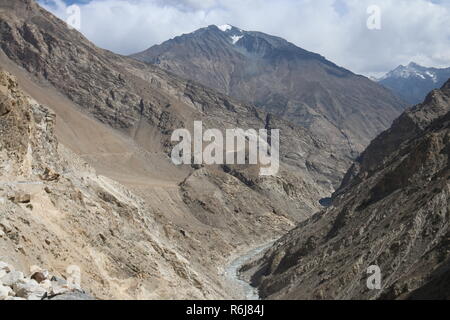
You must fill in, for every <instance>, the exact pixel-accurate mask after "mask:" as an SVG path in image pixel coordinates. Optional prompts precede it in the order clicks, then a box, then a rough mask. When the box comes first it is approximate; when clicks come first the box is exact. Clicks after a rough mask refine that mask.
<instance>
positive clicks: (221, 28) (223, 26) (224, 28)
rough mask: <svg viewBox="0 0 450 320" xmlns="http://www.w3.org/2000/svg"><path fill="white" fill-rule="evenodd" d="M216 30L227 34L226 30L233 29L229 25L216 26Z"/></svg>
mask: <svg viewBox="0 0 450 320" xmlns="http://www.w3.org/2000/svg"><path fill="white" fill-rule="evenodd" d="M217 28H219V29H220V30H221V31H223V32H227V31H228V30H231V29H233V27H232V26H230V25H229V24H223V25H220V26H217Z"/></svg>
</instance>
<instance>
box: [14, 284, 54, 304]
mask: <svg viewBox="0 0 450 320" xmlns="http://www.w3.org/2000/svg"><path fill="white" fill-rule="evenodd" d="M13 290H14V291H15V293H16V296H17V297H20V298H25V299H30V298H32V299H34V300H40V299H42V297H44V296H45V295H46V293H47V291H46V290H45V289H44V288H43V287H41V286H40V285H39V284H38V283H37V282H36V281H35V280H32V279H31V280H28V279H23V280H19V281H17V282H16V283H15V284H14V285H13Z"/></svg>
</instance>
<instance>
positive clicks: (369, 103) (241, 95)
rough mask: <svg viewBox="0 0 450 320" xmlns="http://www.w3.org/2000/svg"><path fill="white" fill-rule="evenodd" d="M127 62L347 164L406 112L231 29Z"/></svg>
mask: <svg viewBox="0 0 450 320" xmlns="http://www.w3.org/2000/svg"><path fill="white" fill-rule="evenodd" d="M132 57H135V58H137V59H139V60H142V61H147V62H150V63H153V64H155V65H157V66H159V67H161V68H163V69H165V70H168V71H170V72H173V73H175V74H177V75H179V76H181V77H183V78H185V79H191V80H195V81H198V82H199V83H202V84H204V85H206V86H208V87H210V88H214V89H216V90H218V91H220V92H222V93H225V94H228V95H230V96H232V97H234V98H236V99H239V100H241V101H246V102H249V103H253V104H255V105H256V106H257V107H258V108H259V109H261V110H265V111H268V112H271V113H273V114H275V115H277V116H280V117H282V118H284V119H287V120H289V121H292V122H293V123H295V124H298V125H300V126H302V127H305V128H308V129H309V130H310V131H311V132H313V134H314V135H315V136H317V137H322V138H323V139H325V140H326V141H327V143H328V144H330V145H333V146H334V148H337V149H339V150H341V152H343V153H345V154H352V155H354V156H355V157H356V156H357V155H358V154H359V153H360V152H362V151H363V150H364V149H365V147H367V145H368V144H369V142H370V141H371V140H372V139H373V138H375V137H376V135H378V134H379V133H380V132H381V131H383V130H385V129H387V128H389V126H390V125H391V123H392V121H393V120H394V119H395V118H396V117H397V116H399V115H400V113H401V112H402V111H403V110H404V108H405V107H406V103H404V102H403V101H402V100H401V99H399V98H397V97H396V96H395V95H394V94H393V93H391V92H390V91H389V90H387V89H385V88H384V87H382V86H380V85H379V84H377V83H375V82H373V81H371V80H369V79H368V78H366V77H364V76H361V75H356V74H354V73H352V72H351V71H349V70H346V69H344V68H342V67H339V66H337V65H336V64H334V63H333V62H331V61H329V60H327V59H326V58H325V57H323V56H321V55H319V54H317V53H313V52H309V51H307V50H304V49H302V48H299V47H297V46H295V45H294V44H292V43H290V42H288V41H286V40H284V39H282V38H279V37H275V36H271V35H268V34H265V33H262V32H254V31H245V30H241V29H240V28H239V27H238V26H230V25H223V26H216V25H211V26H209V27H206V28H202V29H199V30H197V31H195V32H193V33H189V34H183V35H180V36H178V37H175V38H174V39H170V40H167V41H165V42H164V43H162V44H160V45H155V46H152V47H151V48H149V49H147V50H145V51H143V52H140V53H137V54H134V55H133V56H132Z"/></svg>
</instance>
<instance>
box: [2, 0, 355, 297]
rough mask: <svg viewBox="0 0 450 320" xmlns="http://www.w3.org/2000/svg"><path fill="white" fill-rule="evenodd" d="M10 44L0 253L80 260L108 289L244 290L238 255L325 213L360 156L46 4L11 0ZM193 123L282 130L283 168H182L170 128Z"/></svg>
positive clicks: (49, 263) (92, 283) (142, 293)
mask: <svg viewBox="0 0 450 320" xmlns="http://www.w3.org/2000/svg"><path fill="white" fill-rule="evenodd" d="M0 46H1V50H0V65H1V67H2V68H4V69H5V70H7V71H9V72H11V73H13V74H14V75H15V77H16V79H17V80H14V78H13V77H12V76H10V75H9V74H4V75H3V77H4V79H6V80H5V81H4V84H3V87H4V89H2V90H3V91H2V92H4V96H2V99H3V100H4V102H2V104H1V107H0V117H1V121H2V127H1V128H0V129H1V130H2V136H1V138H0V141H1V143H2V148H1V158H0V160H1V162H0V168H2V169H1V171H0V179H1V181H5V184H4V185H3V186H2V187H1V188H0V189H1V190H0V192H1V193H2V197H1V199H2V203H3V204H4V206H3V205H2V208H1V211H0V217H1V219H2V220H1V221H2V230H3V233H2V236H1V238H0V257H2V258H1V259H2V260H4V261H6V262H8V263H9V264H12V265H14V266H16V268H20V269H23V270H27V269H28V268H29V266H30V265H32V264H33V265H34V264H36V265H40V266H42V267H45V268H48V269H49V270H50V271H51V272H55V273H58V274H63V272H64V270H65V268H66V267H67V264H75V265H79V266H80V267H81V269H82V270H83V278H82V284H83V288H85V289H86V290H87V291H89V292H90V293H92V295H94V296H95V297H97V298H126V299H136V298H162V299H170V298H187V297H189V298H230V297H240V296H239V293H238V292H236V290H235V288H230V287H229V286H228V284H227V283H226V281H225V279H224V276H223V275H222V273H223V267H224V265H226V263H227V261H228V260H229V259H230V258H231V256H232V255H235V254H236V253H238V252H239V251H240V250H245V249H246V248H248V247H249V246H252V245H255V244H259V243H262V242H265V241H268V240H271V239H273V238H275V237H279V236H280V235H281V234H282V233H284V232H286V231H287V230H288V229H290V228H291V227H292V225H293V223H294V222H297V221H302V220H304V219H305V218H307V217H309V216H310V215H311V214H312V213H314V212H315V211H317V210H318V208H320V204H319V200H320V199H321V198H322V197H326V196H329V195H330V194H331V193H332V192H333V190H334V189H335V187H337V186H338V184H339V180H340V178H341V177H342V176H343V174H344V172H345V170H346V168H347V166H348V165H349V164H350V158H349V157H348V156H346V155H345V154H344V153H343V152H341V151H340V150H339V149H337V148H336V147H335V146H330V145H329V144H328V143H326V142H325V141H324V140H322V139H320V138H317V137H316V136H315V135H313V134H312V133H311V132H310V131H308V130H306V129H302V128H299V127H296V126H295V125H293V124H291V123H289V122H287V121H284V120H281V119H278V118H276V117H274V116H271V115H269V114H267V113H265V112H263V111H259V110H257V109H256V108H255V107H253V106H251V105H248V104H243V103H239V102H236V101H235V100H233V99H231V98H229V97H227V96H225V95H222V94H219V93H217V92H215V91H213V90H211V89H207V88H205V87H203V86H201V85H197V84H195V83H192V82H190V81H185V80H180V79H179V78H178V77H176V76H173V75H171V74H169V73H167V72H165V71H163V70H161V69H159V68H157V67H155V66H152V65H148V64H145V63H142V62H139V61H136V60H133V59H130V58H126V57H122V56H118V55H115V54H113V53H111V52H108V51H105V50H101V49H99V48H97V47H95V46H94V45H93V44H91V43H90V42H89V41H87V40H86V39H85V38H84V37H83V36H82V35H81V34H79V33H77V32H76V31H73V30H69V29H68V28H67V27H66V25H65V23H64V22H62V21H60V20H58V19H57V18H55V17H54V16H52V15H51V14H50V13H48V12H46V11H45V10H43V9H42V8H40V7H39V6H38V5H36V4H35V3H34V1H31V0H27V1H25V0H21V1H16V0H14V1H13V0H7V1H2V2H1V3H0ZM8 83H11V85H9V84H8ZM19 85H20V88H21V89H19ZM3 87H2V88H3ZM15 94H17V96H15ZM3 100H2V101H3ZM194 120H201V121H203V123H204V126H205V128H218V129H221V130H224V129H226V128H236V127H240V128H243V129H247V128H255V129H260V128H277V129H280V130H281V159H280V161H281V168H280V172H279V174H278V175H276V176H272V177H259V175H258V174H257V170H255V167H253V166H188V165H186V166H181V167H176V166H174V165H173V164H172V162H171V161H170V158H169V157H168V154H169V152H170V150H171V149H172V143H171V142H170V135H171V133H172V131H173V130H174V129H178V128H187V129H189V130H192V125H193V122H194ZM3 133H4V134H3ZM21 182H24V183H21ZM125 248H126V250H124V249H125ZM173 288H177V289H176V290H175V289H173Z"/></svg>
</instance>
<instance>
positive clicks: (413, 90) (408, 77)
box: [379, 62, 450, 105]
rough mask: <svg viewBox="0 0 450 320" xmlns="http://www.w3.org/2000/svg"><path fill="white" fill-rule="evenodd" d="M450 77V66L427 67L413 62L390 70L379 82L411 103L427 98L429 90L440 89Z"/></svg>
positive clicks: (414, 103)
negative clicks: (440, 67) (444, 67)
mask: <svg viewBox="0 0 450 320" xmlns="http://www.w3.org/2000/svg"><path fill="white" fill-rule="evenodd" d="M448 78H450V68H446V69H438V68H427V67H423V66H420V65H418V64H417V63H414V62H411V63H410V64H408V65H407V66H399V67H397V68H396V69H394V70H392V71H390V72H388V73H387V74H386V75H385V76H384V77H383V78H381V79H379V83H380V84H382V85H383V86H385V87H386V88H388V89H390V90H392V92H394V93H395V94H397V95H398V96H399V97H401V98H402V99H404V100H405V101H407V102H408V103H409V104H411V105H416V104H418V103H420V102H422V101H423V99H425V97H426V95H427V94H428V92H430V91H431V90H433V89H438V88H440V87H442V86H443V85H444V83H445V82H446V81H447V80H448Z"/></svg>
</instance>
